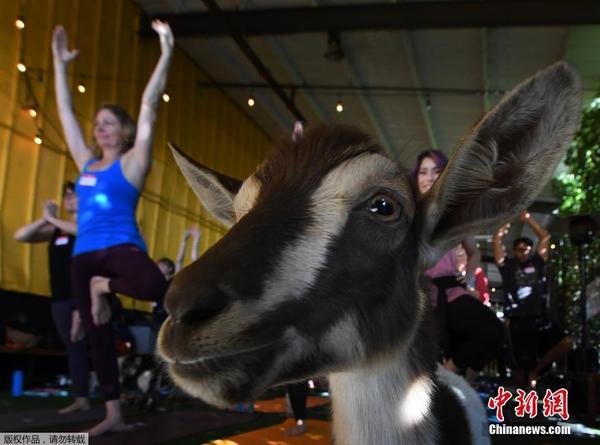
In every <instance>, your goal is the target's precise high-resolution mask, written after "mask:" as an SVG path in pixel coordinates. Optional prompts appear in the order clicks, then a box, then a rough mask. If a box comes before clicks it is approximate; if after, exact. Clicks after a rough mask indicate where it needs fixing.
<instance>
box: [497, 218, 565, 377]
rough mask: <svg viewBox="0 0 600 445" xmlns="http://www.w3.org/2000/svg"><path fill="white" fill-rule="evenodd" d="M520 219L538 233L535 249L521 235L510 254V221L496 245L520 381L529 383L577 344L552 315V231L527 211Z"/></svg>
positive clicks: (499, 234)
mask: <svg viewBox="0 0 600 445" xmlns="http://www.w3.org/2000/svg"><path fill="white" fill-rule="evenodd" d="M519 219H520V221H521V222H522V223H525V224H528V225H529V226H530V227H531V228H532V230H533V232H534V233H535V234H536V236H537V238H538V245H537V248H536V249H535V251H534V250H533V241H532V240H530V239H529V238H526V237H522V238H517V239H516V240H515V241H514V243H513V257H512V258H509V257H507V255H506V249H505V247H504V244H503V239H504V236H505V235H506V233H508V228H509V227H510V224H506V225H504V226H502V227H501V228H499V229H498V230H497V231H496V234H495V235H494V240H493V245H494V260H495V261H496V265H497V266H498V269H499V270H500V274H501V275H502V282H503V284H504V295H505V309H504V313H505V315H506V319H507V324H508V328H509V332H510V339H511V345H512V352H513V355H514V360H515V361H516V363H515V365H516V367H517V369H516V372H515V376H516V380H517V385H518V386H520V387H526V386H528V385H529V384H531V383H532V382H533V381H535V380H537V379H538V374H539V373H540V371H541V370H543V369H544V368H545V367H547V366H549V365H550V364H552V362H553V361H555V360H557V359H558V358H560V357H562V356H564V355H565V354H566V353H567V352H568V351H569V350H571V349H572V348H573V339H572V338H571V337H570V336H569V335H568V333H566V332H565V331H564V330H563V329H561V328H559V327H558V326H556V325H555V324H554V323H552V322H551V321H550V320H549V318H548V310H547V301H546V300H547V297H546V295H547V283H546V262H547V261H548V244H549V242H550V234H549V233H548V232H547V231H546V229H544V228H543V227H542V226H541V225H540V224H539V223H538V222H537V221H536V220H535V219H534V218H533V217H532V216H531V214H530V213H528V212H527V211H523V212H521V214H520V215H519ZM532 252H533V255H532Z"/></svg>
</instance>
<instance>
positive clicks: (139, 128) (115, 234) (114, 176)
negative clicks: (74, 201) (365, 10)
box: [52, 20, 174, 436]
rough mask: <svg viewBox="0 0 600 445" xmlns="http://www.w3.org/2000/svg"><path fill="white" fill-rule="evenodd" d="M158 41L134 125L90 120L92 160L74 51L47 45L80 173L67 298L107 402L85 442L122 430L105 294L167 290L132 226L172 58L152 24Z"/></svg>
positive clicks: (163, 34)
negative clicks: (78, 100)
mask: <svg viewBox="0 0 600 445" xmlns="http://www.w3.org/2000/svg"><path fill="white" fill-rule="evenodd" d="M152 28H153V29H154V30H155V31H156V33H157V34H158V36H159V40H160V48H161V56H160V58H159V60H158V63H157V65H156V67H155V69H154V71H153V73H152V76H151V77H150V80H149V81H148V84H147V85H146V88H145V89H144V93H143V96H142V103H141V108H140V112H139V116H138V122H137V124H136V123H135V121H134V120H133V119H132V118H131V117H130V116H129V115H128V114H127V112H126V111H125V110H124V109H123V108H121V107H119V106H117V105H111V104H105V105H103V106H101V107H100V108H99V110H98V112H97V113H96V116H95V125H94V140H95V145H96V148H97V149H98V151H99V152H100V157H95V155H94V150H92V148H90V147H89V146H88V145H87V144H86V142H85V140H84V138H83V134H82V131H81V128H80V126H79V123H78V122H77V119H76V116H75V113H74V111H73V107H72V102H71V94H70V92H69V87H68V81H67V65H68V63H69V62H71V61H72V60H73V59H74V58H75V57H77V54H78V51H77V50H69V48H68V38H67V33H66V32H65V30H64V28H63V27H62V26H57V27H56V28H55V30H54V34H53V37H52V52H53V56H54V81H55V90H56V101H57V105H58V111H59V116H60V120H61V123H62V127H63V131H64V133H65V137H66V140H67V145H68V147H69V152H70V153H71V156H72V157H73V159H74V161H75V163H76V164H77V167H78V168H79V170H80V171H81V174H80V176H79V179H78V181H77V186H76V191H77V196H78V198H79V212H78V218H77V228H78V237H77V240H76V242H75V248H74V252H73V255H74V256H73V260H72V274H71V277H72V280H73V291H74V293H75V298H76V302H77V307H78V309H79V312H80V315H81V319H82V321H83V324H84V326H85V328H86V331H87V333H88V335H89V338H90V342H91V345H92V359H93V363H94V367H95V369H96V372H97V374H98V378H99V380H100V385H101V388H102V392H103V394H104V397H105V400H106V410H107V415H106V418H105V419H104V420H103V421H102V422H100V423H99V424H97V425H96V426H94V427H93V428H92V429H91V430H90V431H89V432H90V434H91V435H92V436H95V435H99V434H103V433H105V432H108V431H122V430H124V429H128V426H127V425H126V424H125V423H124V421H123V417H122V414H121V406H120V403H119V393H120V388H119V370H118V365H117V357H116V352H115V346H114V341H113V332H112V328H111V327H110V324H109V323H108V322H109V320H110V317H111V313H110V306H109V304H108V301H107V299H106V294H108V293H117V292H118V293H123V294H125V295H128V296H131V297H133V298H138V299H142V300H157V299H159V298H161V297H162V296H163V295H164V293H165V291H166V287H167V283H166V281H165V279H164V277H163V276H162V274H161V273H160V270H159V269H158V267H157V266H156V264H155V263H154V262H153V261H152V260H151V259H150V258H149V257H148V255H147V253H146V244H145V243H144V240H143V238H142V236H141V234H140V232H139V229H138V226H137V222H136V219H135V211H136V208H137V204H138V200H139V196H140V192H141V190H142V189H143V187H144V182H145V179H146V177H147V176H148V173H149V172H150V168H151V165H152V139H153V134H154V124H155V121H156V114H157V108H158V104H159V101H160V96H161V94H162V92H163V91H164V88H165V84H166V80H167V71H168V68H169V65H170V63H171V58H172V55H173V43H174V42H173V34H172V33H171V29H170V28H169V25H167V24H166V23H163V22H161V21H158V20H155V21H154V22H152Z"/></svg>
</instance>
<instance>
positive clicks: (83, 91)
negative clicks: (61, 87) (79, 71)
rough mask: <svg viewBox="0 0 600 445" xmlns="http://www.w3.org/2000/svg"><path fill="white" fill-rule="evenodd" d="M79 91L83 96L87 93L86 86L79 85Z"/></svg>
mask: <svg viewBox="0 0 600 445" xmlns="http://www.w3.org/2000/svg"><path fill="white" fill-rule="evenodd" d="M77 91H79V92H80V93H81V94H83V93H85V85H84V84H83V82H82V83H80V84H79V85H77Z"/></svg>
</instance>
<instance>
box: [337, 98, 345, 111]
mask: <svg viewBox="0 0 600 445" xmlns="http://www.w3.org/2000/svg"><path fill="white" fill-rule="evenodd" d="M335 110H336V111H337V112H338V113H341V112H342V111H344V106H343V105H342V101H341V100H338V103H337V104H336V106H335Z"/></svg>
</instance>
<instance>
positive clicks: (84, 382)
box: [52, 298, 90, 397]
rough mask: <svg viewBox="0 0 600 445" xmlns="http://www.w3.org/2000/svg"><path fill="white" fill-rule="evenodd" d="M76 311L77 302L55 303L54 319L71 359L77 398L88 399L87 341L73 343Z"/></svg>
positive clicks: (53, 305)
mask: <svg viewBox="0 0 600 445" xmlns="http://www.w3.org/2000/svg"><path fill="white" fill-rule="evenodd" d="M74 310H75V300H74V299H73V298H70V299H68V300H62V301H53V302H52V319H53V320H54V326H56V330H57V331H58V333H59V335H60V338H61V339H62V341H63V343H64V345H65V349H66V350H67V356H68V359H69V373H70V374H71V380H72V382H73V393H74V394H75V396H76V397H87V396H88V389H89V378H90V365H89V362H88V352H87V348H88V346H87V341H86V340H85V338H84V339H82V340H80V341H78V342H72V341H71V321H72V319H73V318H72V317H73V311H74Z"/></svg>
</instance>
